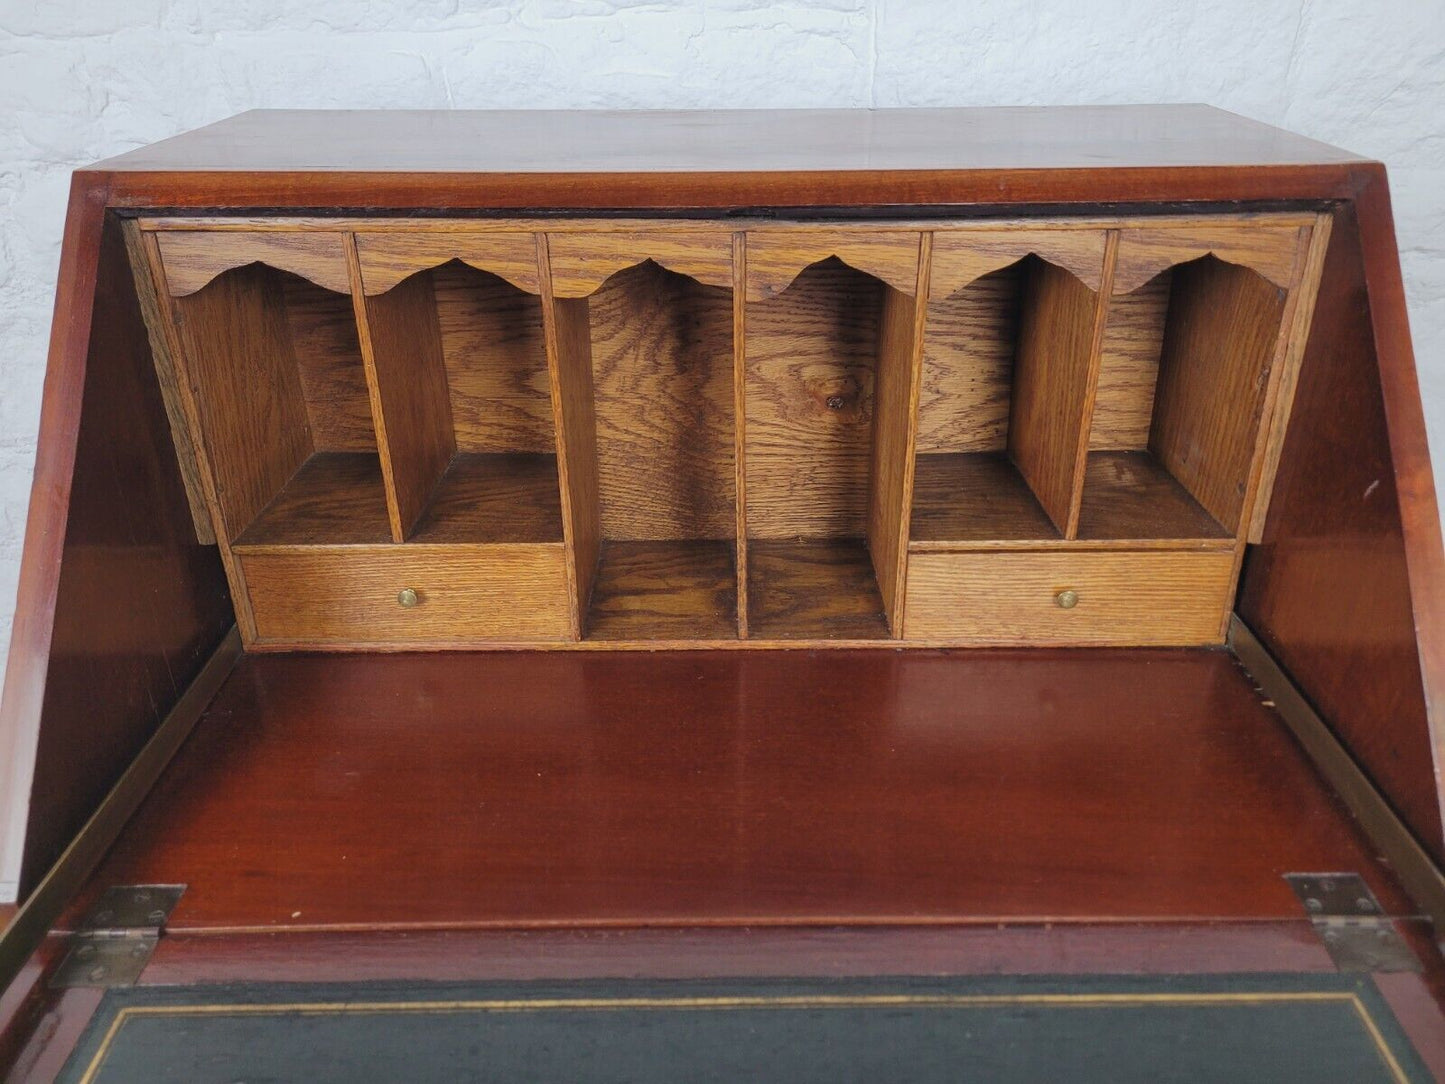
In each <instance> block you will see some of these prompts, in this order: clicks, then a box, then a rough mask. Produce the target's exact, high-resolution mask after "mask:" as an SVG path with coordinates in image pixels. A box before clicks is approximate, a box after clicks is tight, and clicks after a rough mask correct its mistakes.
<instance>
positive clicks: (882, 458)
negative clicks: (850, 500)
mask: <svg viewBox="0 0 1445 1084" xmlns="http://www.w3.org/2000/svg"><path fill="white" fill-rule="evenodd" d="M932 262H933V234H932V233H931V232H930V233H922V234H920V235H919V239H918V269H917V273H916V277H915V280H914V293H913V296H912V297H911V298H910V297H909V296H908V295H907V294H904V293H903V292H901V291H899V290H895V289H893V288H892V287H888V289H887V292H886V293H885V295H884V303H883V318H882V321H881V324H880V327H879V333H878V362H877V370H876V376H875V378H874V394H873V402H874V407H873V449H872V460H871V463H870V470H869V487H868V552H869V555H870V557H871V558H872V561H873V571H874V574H875V575H876V576H877V579H878V591H879V594H881V595H882V596H883V608H884V612H885V614H886V616H887V618H888V629H889V632H890V633H891V634H892V636H893V638H894V639H895V640H896V639H901V638H902V636H903V617H904V614H903V608H904V600H905V598H906V597H907V591H906V583H907V577H908V533H909V521H910V518H911V514H912V510H913V476H914V448H915V446H916V444H917V440H918V403H919V397H920V394H921V385H922V381H923V333H924V326H925V321H926V317H927V311H928V284H929V275H930V272H931V270H932Z"/></svg>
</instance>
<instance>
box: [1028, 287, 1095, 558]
mask: <svg viewBox="0 0 1445 1084" xmlns="http://www.w3.org/2000/svg"><path fill="white" fill-rule="evenodd" d="M1027 274H1028V278H1027V281H1026V285H1025V288H1024V301H1023V311H1022V313H1021V314H1020V318H1019V345H1018V356H1017V360H1016V361H1015V363H1014V381H1013V401H1012V406H1011V408H1010V412H1009V437H1008V451H1009V456H1010V458H1012V459H1013V461H1014V463H1015V465H1017V467H1018V469H1019V473H1021V474H1022V475H1023V476H1024V478H1025V479H1026V480H1027V481H1028V483H1029V487H1030V488H1031V489H1032V490H1033V491H1034V494H1035V496H1037V497H1038V499H1039V503H1040V504H1041V505H1043V507H1044V511H1046V512H1047V513H1048V514H1049V518H1050V519H1052V520H1053V521H1054V525H1055V526H1056V527H1058V529H1059V530H1060V531H1061V532H1063V534H1064V537H1065V538H1072V537H1074V533H1075V531H1076V530H1077V529H1078V519H1079V500H1080V496H1081V493H1082V488H1083V470H1084V454H1085V450H1086V447H1087V444H1088V439H1089V435H1088V422H1087V417H1088V411H1089V408H1090V406H1091V397H1092V394H1093V390H1094V383H1095V381H1096V380H1097V375H1096V374H1097V371H1098V370H1097V361H1098V355H1097V353H1096V348H1097V345H1098V343H1099V340H1100V337H1101V335H1102V328H1103V311H1102V310H1103V306H1102V304H1101V303H1100V301H1099V298H1098V295H1097V294H1095V293H1094V292H1093V291H1092V290H1090V289H1089V288H1088V287H1087V286H1085V285H1084V284H1083V283H1082V282H1080V281H1079V280H1078V279H1076V278H1075V277H1074V276H1073V275H1071V274H1070V273H1069V272H1067V271H1065V270H1063V269H1062V268H1059V267H1055V266H1054V265H1053V264H1049V263H1044V262H1043V261H1042V260H1037V259H1031V260H1030V264H1029V268H1028V272H1027Z"/></svg>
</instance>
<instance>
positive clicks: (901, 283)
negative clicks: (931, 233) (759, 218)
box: [748, 229, 920, 301]
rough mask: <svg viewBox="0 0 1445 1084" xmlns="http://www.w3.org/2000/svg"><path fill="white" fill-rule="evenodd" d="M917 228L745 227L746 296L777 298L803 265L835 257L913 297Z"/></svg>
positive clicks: (765, 298)
mask: <svg viewBox="0 0 1445 1084" xmlns="http://www.w3.org/2000/svg"><path fill="white" fill-rule="evenodd" d="M919 241H920V234H919V232H918V231H905V230H896V231H881V230H880V231H868V232H863V231H856V230H816V229H789V230H763V231H752V230H749V231H748V300H749V301H766V300H767V299H768V298H770V297H776V296H777V295H778V294H780V293H782V292H783V291H784V290H786V289H787V288H788V287H789V286H791V285H792V283H793V280H794V279H796V278H797V277H798V276H799V275H800V274H802V272H803V269H804V268H806V267H810V266H811V265H813V264H815V263H820V262H821V261H823V260H826V259H828V257H830V256H836V257H838V259H840V260H842V261H843V262H844V263H846V264H847V265H848V266H849V267H852V268H854V269H856V270H858V271H863V272H865V273H866V274H869V275H872V276H873V277H874V278H876V279H881V280H882V281H884V282H886V283H887V284H888V285H889V286H892V287H893V288H894V289H895V290H897V291H899V292H900V293H904V294H907V295H908V296H909V297H912V296H913V294H914V291H915V290H916V289H917V288H918V252H919Z"/></svg>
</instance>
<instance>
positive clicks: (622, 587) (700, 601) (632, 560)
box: [586, 539, 738, 640]
mask: <svg viewBox="0 0 1445 1084" xmlns="http://www.w3.org/2000/svg"><path fill="white" fill-rule="evenodd" d="M737 635H738V629H737V573H736V571H735V570H734V568H733V548H732V546H731V544H729V543H728V542H721V541H706V540H697V539H693V540H686V541H668V542H604V543H603V545H602V558H601V561H600V562H599V564H598V568H597V585H596V587H594V588H593V591H592V605H591V607H590V608H589V609H588V611H587V628H586V636H587V639H589V640H732V639H735V638H736V637H737Z"/></svg>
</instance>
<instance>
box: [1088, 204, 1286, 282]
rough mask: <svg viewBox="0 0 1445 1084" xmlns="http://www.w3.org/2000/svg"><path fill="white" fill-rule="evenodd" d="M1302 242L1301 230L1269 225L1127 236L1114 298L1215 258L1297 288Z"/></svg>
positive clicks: (1200, 225)
mask: <svg viewBox="0 0 1445 1084" xmlns="http://www.w3.org/2000/svg"><path fill="white" fill-rule="evenodd" d="M1302 237H1303V233H1302V230H1301V228H1300V227H1299V226H1298V225H1293V224H1291V225H1286V226H1278V225H1274V224H1273V223H1271V222H1270V221H1269V220H1268V219H1259V220H1255V221H1250V222H1244V223H1240V222H1232V221H1225V222H1210V221H1209V220H1208V219H1201V220H1199V221H1198V222H1195V223H1191V224H1189V225H1185V226H1168V227H1159V228H1153V227H1149V226H1141V227H1137V228H1133V229H1125V230H1121V231H1120V234H1119V263H1118V267H1117V270H1116V271H1115V274H1114V292H1115V293H1116V294H1127V293H1130V292H1132V291H1134V290H1136V289H1138V288H1139V287H1140V286H1143V285H1144V283H1146V282H1148V281H1149V280H1150V279H1152V278H1153V277H1154V276H1155V275H1157V274H1159V272H1161V271H1166V270H1168V269H1169V268H1171V267H1174V266H1176V265H1178V264H1182V263H1188V262H1189V261H1191V260H1197V259H1199V258H1200V257H1201V256H1209V255H1213V256H1214V257H1215V258H1217V259H1219V260H1223V261H1224V262H1225V263H1229V264H1233V265H1235V266H1239V267H1247V268H1249V269H1250V270H1251V271H1255V272H1257V273H1258V274H1260V275H1263V276H1264V277H1265V278H1266V279H1268V280H1269V281H1270V282H1272V283H1274V285H1276V286H1278V287H1279V288H1280V289H1282V290H1288V289H1289V288H1290V287H1291V286H1292V285H1293V283H1294V268H1295V255H1296V252H1297V251H1298V249H1299V246H1300V243H1301V240H1302Z"/></svg>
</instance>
